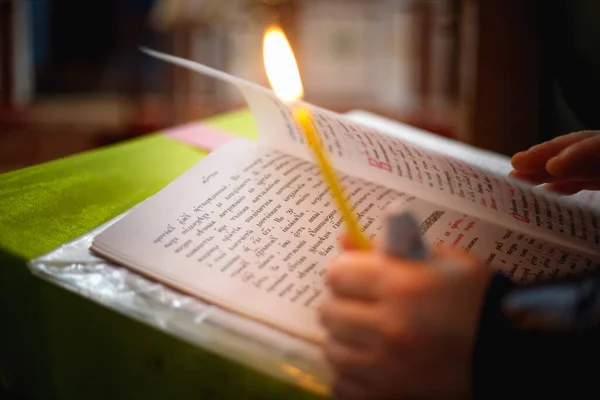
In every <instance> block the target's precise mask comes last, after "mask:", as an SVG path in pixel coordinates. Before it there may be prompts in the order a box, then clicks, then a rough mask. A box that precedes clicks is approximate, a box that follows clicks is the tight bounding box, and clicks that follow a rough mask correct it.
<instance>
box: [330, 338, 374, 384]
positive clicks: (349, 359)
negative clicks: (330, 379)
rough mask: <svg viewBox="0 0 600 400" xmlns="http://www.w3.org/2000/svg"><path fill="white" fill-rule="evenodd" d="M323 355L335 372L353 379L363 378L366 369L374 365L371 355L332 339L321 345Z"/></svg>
mask: <svg viewBox="0 0 600 400" xmlns="http://www.w3.org/2000/svg"><path fill="white" fill-rule="evenodd" d="M323 354H324V355H325V359H326V360H327V362H328V363H329V364H330V366H331V368H332V369H333V371H335V372H343V373H344V374H350V373H351V372H350V371H353V372H352V375H354V376H355V377H359V376H363V374H364V372H366V371H368V367H370V366H372V365H374V357H373V353H372V352H369V351H363V350H360V349H356V348H354V347H352V346H347V345H346V344H344V343H341V342H339V341H337V340H335V339H333V338H332V337H328V338H327V341H326V342H325V344H324V345H323Z"/></svg>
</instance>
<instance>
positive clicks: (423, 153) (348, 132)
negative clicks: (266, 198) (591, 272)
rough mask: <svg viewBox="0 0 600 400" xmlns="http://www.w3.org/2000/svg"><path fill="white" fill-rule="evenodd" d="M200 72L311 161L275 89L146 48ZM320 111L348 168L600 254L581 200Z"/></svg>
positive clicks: (273, 139) (275, 144)
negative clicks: (237, 95) (230, 87)
mask: <svg viewBox="0 0 600 400" xmlns="http://www.w3.org/2000/svg"><path fill="white" fill-rule="evenodd" d="M146 52H147V53H148V54H150V55H153V56H155V57H157V58H160V59H163V60H165V61H169V62H171V63H174V64H177V65H180V66H182V67H185V68H189V69H192V70H194V71H197V72H199V73H202V74H205V75H209V76H212V77H214V78H216V79H220V80H223V81H226V82H230V83H232V84H234V85H236V86H237V87H238V88H239V89H240V90H241V91H242V93H243V95H244V97H245V98H246V101H247V102H248V104H249V106H250V109H251V110H252V112H253V114H254V116H255V119H256V122H257V125H258V127H259V132H260V135H261V136H260V138H261V139H260V140H261V142H262V143H264V144H265V145H268V146H270V147H272V148H274V149H277V150H281V151H284V152H287V153H289V154H293V155H295V156H297V157H300V158H303V159H305V160H310V159H311V154H310V152H309V149H308V147H307V146H306V143H305V141H304V137H303V135H302V133H301V132H300V131H299V129H298V128H297V126H296V124H295V122H294V120H293V118H292V112H291V107H292V106H291V105H289V104H284V103H282V102H281V101H280V100H279V99H278V98H277V97H276V95H275V94H274V93H273V91H271V90H269V89H267V88H265V87H262V86H259V85H256V84H253V83H251V82H247V81H245V80H243V79H239V78H236V77H234V76H231V75H229V74H226V73H224V72H221V71H217V70H214V69H212V68H209V67H206V66H204V65H201V64H198V63H195V62H192V61H189V60H184V59H181V58H178V57H173V56H169V55H165V54H162V53H157V52H154V51H148V50H147V51H146ZM299 105H301V106H303V107H308V108H310V109H311V110H312V113H313V122H314V123H315V126H316V127H317V129H318V131H319V133H320V136H321V138H322V140H323V143H324V146H325V147H326V149H327V150H328V152H329V155H330V157H331V159H332V162H333V163H334V165H335V167H336V168H337V169H339V170H340V171H342V172H344V173H346V174H350V175H353V176H356V177H358V178H362V179H364V180H367V181H372V182H375V183H378V184H381V185H384V186H387V187H389V188H393V189H396V190H399V191H402V192H408V193H411V194H413V195H415V196H417V197H419V198H421V199H424V200H426V201H429V202H432V203H435V204H444V205H445V206H447V207H450V208H452V209H455V210H458V211H461V212H466V213H468V214H469V215H472V216H474V217H478V218H480V219H483V220H487V221H490V222H493V223H497V224H500V225H501V226H503V227H505V228H507V229H512V230H516V231H523V232H526V233H528V234H531V235H534V236H541V237H543V238H545V239H546V240H548V241H551V242H553V243H556V244H563V245H567V246H570V247H573V248H575V249H578V250H580V251H583V252H589V253H592V254H598V253H600V251H599V250H598V245H599V244H600V230H599V228H598V221H599V219H600V215H599V213H598V212H597V211H595V210H594V209H592V208H590V207H588V206H586V205H583V204H580V203H578V202H576V201H573V200H569V199H565V198H561V197H559V196H557V195H555V194H552V193H549V192H547V191H543V190H541V189H539V188H535V187H533V186H531V185H528V184H526V183H524V182H520V181H516V180H512V179H508V178H507V177H505V176H502V175H500V174H497V173H494V172H491V171H487V170H485V169H482V168H480V167H478V166H476V165H473V164H471V163H469V162H465V161H463V160H461V159H459V158H456V157H454V156H453V155H452V154H450V153H446V152H445V149H444V148H441V149H439V150H438V151H433V150H431V149H427V148H424V147H422V146H419V145H414V144H412V143H410V142H407V141H406V140H402V139H398V138H394V137H390V136H389V135H385V134H383V133H381V132H379V131H377V130H376V129H373V128H369V127H367V126H365V125H363V124H358V123H355V122H353V121H351V120H350V119H348V118H345V117H344V116H342V115H339V114H336V113H334V112H331V111H328V110H323V109H321V108H318V107H315V106H312V105H309V104H305V103H298V104H295V105H294V106H299Z"/></svg>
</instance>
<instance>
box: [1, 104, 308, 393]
mask: <svg viewBox="0 0 600 400" xmlns="http://www.w3.org/2000/svg"><path fill="white" fill-rule="evenodd" d="M207 122H208V123H209V124H210V125H212V126H214V127H217V128H220V129H225V130H228V131H231V132H235V133H237V134H238V135H240V136H242V137H246V138H256V136H257V133H256V125H255V124H254V121H253V119H252V116H251V115H250V113H249V112H248V111H246V110H242V111H238V112H234V113H230V114H227V115H224V116H219V117H216V118H213V119H210V120H208V121H207ZM203 155H204V153H203V152H201V151H199V150H195V149H192V148H190V147H188V146H187V145H184V144H182V143H180V142H177V141H174V140H172V139H169V138H167V137H165V136H163V135H161V134H152V135H148V136H147V137H143V138H140V139H136V140H132V141H129V142H126V143H123V144H118V145H114V146H110V147H106V148H103V149H100V150H95V151H90V152H87V153H83V154H79V155H75V156H72V157H67V158H64V159H61V160H56V161H53V162H50V163H46V164H43V165H38V166H33V167H30V168H26V169H23V170H20V171H15V172H11V173H7V174H3V175H0V309H1V310H2V311H1V314H0V321H2V328H1V329H0V397H3V396H4V395H3V391H4V392H6V391H7V390H10V392H11V396H14V397H15V398H43V399H77V400H79V399H84V398H85V399H166V398H169V399H195V400H197V399H242V398H243V399H284V398H286V399H288V398H289V399H309V398H316V396H314V395H312V394H309V393H307V392H304V391H301V390H299V389H297V388H296V387H292V386H291V385H288V384H285V383H283V382H280V381H278V380H274V379H271V378H270V377H267V376H264V375H262V374H260V373H257V372H255V371H253V370H250V369H247V368H244V367H242V366H240V365H238V364H235V363H231V362H229V361H227V360H224V359H222V358H220V357H216V356H215V355H213V354H211V353H208V352H205V351H203V350H201V349H198V348H196V347H193V346H191V345H189V344H187V343H185V342H183V341H180V340H178V339H175V338H173V337H171V336H168V335H166V334H165V333H163V332H159V331H157V330H154V329H151V328H149V327H148V326H146V325H143V324H141V323H138V322H137V321H134V320H131V319H129V318H127V317H125V316H123V315H121V314H118V313H116V312H114V311H112V310H108V309H106V308H104V307H102V306H99V305H98V304H96V303H93V302H91V301H89V300H86V299H84V298H82V297H81V296H78V295H76V294H72V293H70V292H67V291H65V290H63V289H61V288H58V287H56V286H54V285H52V284H49V283H47V282H45V281H41V280H39V279H37V278H35V277H33V276H32V275H31V274H30V272H29V270H28V268H27V264H26V263H27V262H28V261H29V260H30V259H32V258H35V257H37V256H40V255H42V254H43V253H46V252H48V251H51V250H53V249H54V248H56V247H58V246H60V245H61V244H62V243H64V242H66V241H69V240H71V239H74V238H76V237H78V236H80V235H81V234H83V233H85V232H87V231H89V230H91V229H93V228H94V227H96V226H98V225H99V224H102V223H103V222H105V221H108V220H109V219H111V218H113V217H115V216H117V215H118V214H120V213H122V212H124V211H126V210H127V209H129V208H130V207H132V206H134V205H135V204H137V203H139V202H140V201H142V200H144V199H145V198H147V197H148V196H151V195H152V194H154V193H156V192H157V191H158V190H160V189H161V188H162V187H164V186H165V185H166V184H167V183H169V182H170V181H172V180H173V179H174V178H176V177H177V176H178V175H179V174H181V173H182V172H184V171H185V170H186V169H188V168H189V167H191V166H192V165H193V164H194V163H196V162H198V161H199V160H200V159H201V158H202V156H203ZM7 327H8V329H6V328H7ZM6 397H8V393H7V395H6Z"/></svg>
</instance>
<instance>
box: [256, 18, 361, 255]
mask: <svg viewBox="0 0 600 400" xmlns="http://www.w3.org/2000/svg"><path fill="white" fill-rule="evenodd" d="M263 58H264V63H265V69H266V72H267V77H268V78H269V81H270V83H271V86H272V87H273V90H274V91H275V93H276V94H277V96H278V97H279V98H280V99H281V100H282V101H283V102H286V103H293V102H295V101H298V100H300V99H301V98H302V96H303V93H304V89H303V87H302V81H301V80H300V72H299V71H298V65H297V64H296V58H295V57H294V53H293V52H292V48H291V46H290V44H289V42H288V40H287V38H286V36H285V33H284V32H283V30H282V29H281V28H279V27H277V26H273V27H269V28H268V29H267V30H266V32H265V36H264V41H263ZM293 114H294V120H295V122H296V123H297V124H298V125H299V128H300V130H301V131H302V132H303V133H304V136H305V138H306V140H307V142H308V144H309V146H310V148H311V149H312V151H313V154H314V156H315V158H316V159H317V162H318V164H319V168H320V170H321V175H322V176H323V179H324V180H325V183H326V184H327V186H328V187H329V190H330V192H331V196H332V198H333V200H334V201H335V202H336V204H337V207H338V211H339V212H340V213H341V214H342V217H343V219H344V221H345V224H346V229H347V230H348V234H349V235H350V238H351V240H352V241H353V242H354V245H355V246H356V247H358V248H359V249H363V250H367V249H370V248H371V244H370V241H369V239H367V237H366V236H365V235H364V233H363V232H362V230H361V227H360V225H359V223H358V221H357V219H356V218H355V216H354V213H353V211H352V207H350V204H349V203H348V201H347V199H346V196H345V194H344V190H343V188H342V185H341V184H340V182H339V180H338V178H337V176H336V174H335V171H334V169H333V167H332V166H331V164H330V162H329V160H328V159H327V155H326V154H325V151H324V150H323V148H322V146H321V141H320V140H319V135H318V133H317V131H316V129H315V127H314V125H313V122H312V118H311V115H310V110H309V109H308V108H305V107H303V106H302V105H299V104H298V105H294V107H293Z"/></svg>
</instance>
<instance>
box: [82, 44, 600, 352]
mask: <svg viewBox="0 0 600 400" xmlns="http://www.w3.org/2000/svg"><path fill="white" fill-rule="evenodd" d="M147 52H148V53H149V54H151V55H153V56H155V57H158V58H161V59H163V60H165V61H168V62H172V63H175V64H177V65H180V66H182V67H186V68H190V69H192V70H195V71H197V72H199V73H203V74H206V75H209V76H212V77H214V78H216V79H221V80H224V81H227V82H230V83H231V84H233V85H236V86H237V87H238V88H239V89H240V90H241V92H242V94H243V95H244V97H245V99H246V101H247V102H248V105H249V107H250V109H251V110H252V112H253V114H254V117H255V119H256V122H257V125H258V127H259V131H260V139H259V141H258V142H250V141H244V140H235V141H233V142H229V143H227V144H225V145H223V146H222V147H220V148H218V149H217V150H215V151H213V152H212V153H211V154H209V155H208V156H207V157H205V158H204V159H202V160H201V161H200V162H199V163H198V164H196V165H195V166H194V167H192V168H191V169H189V170H188V171H186V172H185V173H183V174H182V175H181V176H180V177H178V178H177V179H175V180H174V181H173V182H172V183H170V184H169V185H167V186H166V187H165V188H164V189H162V190H161V191H160V192H158V193H157V194H156V195H154V196H152V197H151V198H149V199H147V200H146V201H144V202H142V203H141V204H139V205H138V206H137V207H135V208H134V209H133V210H131V211H130V212H129V213H128V214H127V215H125V216H124V217H123V218H122V219H120V220H119V221H117V222H116V223H115V224H114V225H112V226H110V227H109V228H108V229H107V230H105V231H104V232H102V233H101V234H99V235H98V236H97V237H96V239H95V240H94V242H93V245H92V250H93V251H94V252H96V253H98V254H100V255H102V256H104V257H106V258H108V259H110V260H112V261H114V262H117V263H119V264H122V265H125V266H127V267H129V268H132V269H134V270H136V271H138V272H140V273H142V274H145V275H147V276H150V277H152V278H153V279H156V280H157V281H160V282H163V283H165V284H167V285H170V286H172V287H175V288H177V289H179V290H182V291H184V292H186V293H189V294H191V295H194V296H198V297H200V298H202V299H204V300H206V301H209V302H211V303H214V304H215V305H218V306H221V307H223V308H226V309H229V310H231V311H234V312H236V313H240V314H243V315H245V316H247V317H249V318H253V319H256V320H259V321H261V322H263V323H265V324H268V325H271V326H274V327H277V328H279V329H282V330H284V331H286V332H288V333H291V334H294V335H297V336H300V337H302V338H305V339H308V340H311V341H315V342H320V341H321V340H322V339H323V331H322V328H321V327H320V325H319V323H318V319H317V312H316V309H317V307H318V306H319V304H320V303H321V302H322V300H323V298H324V296H326V294H327V291H326V287H325V284H324V279H323V276H324V272H325V269H326V267H327V265H328V263H329V262H330V261H331V260H332V258H333V257H335V256H336V254H338V252H339V250H338V246H337V237H338V235H339V234H340V233H341V230H342V229H343V226H344V225H343V221H342V219H341V217H340V215H339V214H338V212H337V210H336V208H335V205H334V203H333V202H332V201H331V198H330V197H329V193H328V190H327V188H326V186H325V185H324V183H323V182H322V180H321V177H320V172H319V170H318V167H317V165H316V164H315V163H314V162H313V159H312V153H311V152H310V150H309V148H308V146H307V145H306V144H305V141H304V137H303V135H302V134H301V132H299V130H298V129H297V127H296V125H295V123H294V121H293V119H292V116H291V110H290V108H289V107H288V105H286V104H283V103H282V102H280V101H279V100H278V98H277V97H276V96H275V94H274V93H273V92H272V91H271V90H269V89H267V88H264V87H262V86H258V85H255V84H253V83H250V82H247V81H244V80H241V79H238V78H236V77H233V76H231V75H228V74H225V73H223V72H220V71H216V70H214V69H211V68H208V67H205V66H202V65H200V64H196V63H193V62H191V61H187V60H183V59H179V58H175V57H172V56H168V55H164V54H162V53H156V52H152V51H147ZM306 106H308V107H311V108H312V110H313V115H314V123H315V125H316V126H317V129H318V131H319V132H320V134H321V136H322V140H323V142H324V144H325V145H326V148H327V150H328V152H329V154H330V157H331V160H332V162H333V163H334V165H335V167H336V169H337V170H338V171H339V173H340V177H341V179H342V183H343V185H344V186H345V188H346V193H347V195H348V197H349V198H350V202H351V203H352V205H353V206H354V209H355V211H356V213H357V214H358V217H359V221H360V223H361V224H362V227H363V229H364V231H365V232H366V233H367V234H368V236H370V237H375V236H377V235H378V233H379V232H382V228H383V226H384V222H385V221H384V219H385V215H386V213H388V212H391V211H400V210H401V209H403V208H407V209H410V210H411V211H413V212H414V213H415V215H416V216H417V217H418V219H419V220H420V223H421V231H422V233H423V235H424V238H425V240H426V241H427V242H428V243H429V244H430V246H438V245H447V246H455V247H460V248H463V249H466V250H467V251H470V252H472V253H474V254H475V255H477V256H478V257H479V258H481V259H482V260H483V261H484V262H485V263H486V264H488V265H489V266H490V268H496V269H499V270H503V271H505V273H506V274H508V275H509V276H511V277H512V278H513V279H514V280H515V281H517V282H529V281H533V280H540V279H548V278H551V277H559V276H568V275H570V274H575V273H580V272H584V271H586V270H590V269H592V268H597V266H598V265H599V262H600V254H599V253H600V252H599V248H598V243H599V242H600V232H599V230H598V222H599V216H600V213H599V211H598V210H596V209H595V208H594V207H593V206H591V205H590V204H589V203H588V202H587V201H585V198H584V197H581V196H579V197H577V196H574V197H559V196H556V195H554V194H552V193H549V192H546V191H544V190H542V189H539V188H535V187H532V186H530V185H527V184H525V183H522V182H517V181H514V180H511V179H509V178H507V177H506V171H504V170H503V167H499V165H502V163H503V161H502V157H501V156H497V157H496V158H497V159H495V158H494V155H492V154H486V153H485V152H479V153H477V151H476V150H473V149H470V148H469V147H468V146H464V145H461V144H459V143H456V142H452V141H447V142H445V141H444V140H440V141H435V140H433V141H432V140H429V141H425V142H423V143H419V140H420V139H419V138H421V139H422V138H424V137H425V136H420V135H419V134H418V133H417V134H413V136H411V134H400V135H393V134H388V133H385V132H384V131H385V129H379V128H374V127H372V126H368V125H367V124H365V123H361V122H357V119H358V120H360V118H356V117H354V118H352V117H347V116H344V115H339V114H336V113H333V112H331V111H328V110H324V109H321V108H318V107H314V106H310V105H306ZM424 135H426V134H424ZM436 143H437V144H436ZM488 160H489V163H488V162H487V161H488ZM490 166H492V167H493V168H490ZM494 166H496V167H494ZM392 208H393V210H392ZM399 240H401V238H399Z"/></svg>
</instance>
